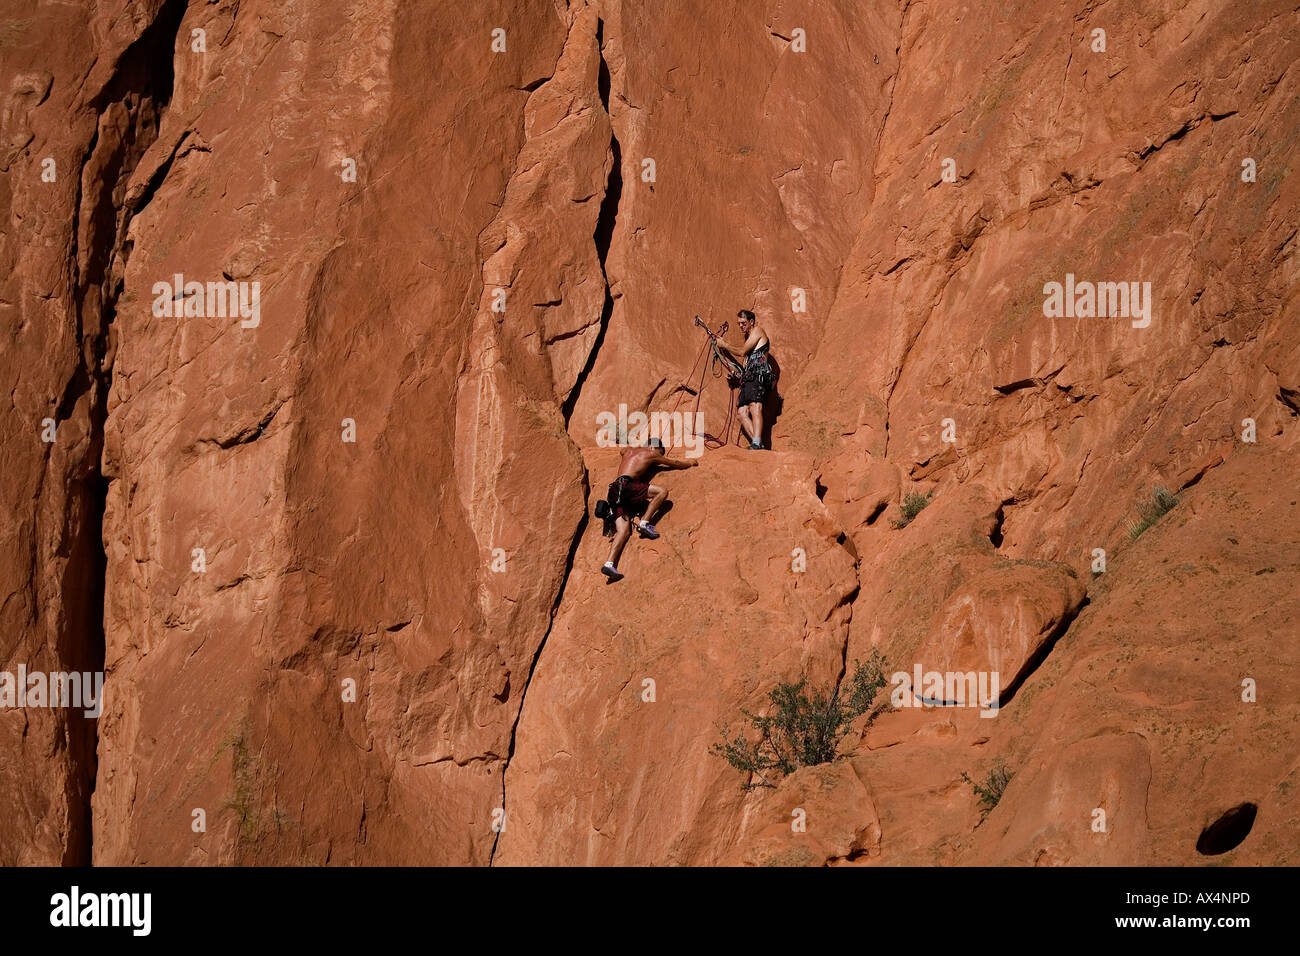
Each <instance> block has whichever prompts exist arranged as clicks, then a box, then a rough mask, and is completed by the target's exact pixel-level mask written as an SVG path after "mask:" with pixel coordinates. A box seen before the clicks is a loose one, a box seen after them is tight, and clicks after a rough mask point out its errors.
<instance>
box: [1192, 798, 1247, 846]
mask: <svg viewBox="0 0 1300 956" xmlns="http://www.w3.org/2000/svg"><path fill="white" fill-rule="evenodd" d="M1258 809H1259V808H1258V807H1256V806H1255V804H1253V803H1243V804H1240V805H1238V806H1235V807H1233V808H1232V809H1231V810H1229V811H1228V812H1227V813H1225V814H1223V816H1221V817H1219V819H1217V820H1215V821H1214V822H1213V823H1211V824H1210V825H1209V826H1208V827H1206V828H1205V829H1204V830H1202V831H1201V836H1200V838H1199V839H1198V840H1197V841H1196V852H1197V853H1200V854H1202V855H1203V856H1218V855H1219V854H1220V853H1227V852H1228V851H1229V850H1235V849H1236V848H1237V847H1239V846H1241V843H1242V841H1243V840H1245V839H1246V837H1248V836H1250V831H1251V828H1253V827H1254V826H1255V814H1256V813H1257V812H1258Z"/></svg>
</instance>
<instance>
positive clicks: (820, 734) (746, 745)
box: [709, 651, 887, 790]
mask: <svg viewBox="0 0 1300 956" xmlns="http://www.w3.org/2000/svg"><path fill="white" fill-rule="evenodd" d="M886 683H887V681H886V679H885V670H884V660H883V658H881V656H880V652H879V651H872V652H871V659H870V660H868V661H867V663H866V664H861V663H859V662H857V661H854V664H853V676H852V677H851V678H849V679H848V680H847V681H844V682H842V683H841V684H840V686H839V687H837V688H835V689H834V690H832V691H831V692H830V693H826V692H825V691H816V692H813V691H811V690H810V689H809V687H808V681H807V679H806V678H805V679H803V680H800V681H799V682H798V683H796V684H790V683H782V684H778V685H777V686H776V687H775V688H774V689H773V690H772V691H771V692H769V694H768V700H769V701H770V702H771V713H770V714H768V715H767V716H762V717H760V716H758V715H756V714H751V713H750V712H749V711H747V710H746V711H741V713H743V714H744V715H745V718H746V719H747V720H748V721H749V724H750V729H752V730H756V731H757V732H758V739H757V740H751V739H750V738H748V737H746V735H745V733H744V732H740V733H737V734H736V735H735V736H734V737H728V736H727V734H726V732H725V731H724V732H723V734H722V740H721V742H719V743H715V744H714V745H713V746H712V747H710V748H709V753H711V754H713V755H714V756H715V757H721V758H723V759H724V760H726V761H727V763H729V764H731V765H732V766H733V767H735V768H736V769H737V770H739V771H741V772H742V773H747V774H751V775H753V776H756V777H758V781H759V782H757V783H746V784H742V789H745V790H752V789H754V788H756V787H775V786H776V784H775V783H773V782H772V780H770V779H769V777H768V774H779V775H780V776H782V777H784V776H786V775H787V774H791V773H794V772H795V771H796V770H798V769H799V768H800V767H812V766H815V765H817V764H823V763H830V762H831V761H832V760H834V759H835V758H836V757H838V756H839V752H838V751H839V745H840V741H841V740H843V739H844V735H845V734H847V733H848V731H849V724H851V723H852V722H853V721H854V720H855V719H856V718H858V717H860V716H862V715H863V714H865V713H866V712H867V711H868V710H870V709H871V704H872V702H873V701H874V700H875V696H876V691H878V690H880V688H882V687H884V686H885V684H886Z"/></svg>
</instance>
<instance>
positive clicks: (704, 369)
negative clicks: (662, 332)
mask: <svg viewBox="0 0 1300 956" xmlns="http://www.w3.org/2000/svg"><path fill="white" fill-rule="evenodd" d="M695 324H696V325H697V326H699V327H700V328H702V329H703V330H704V332H705V334H706V335H707V336H708V338H707V339H705V342H704V345H703V346H702V347H701V348H700V354H699V355H697V356H696V357H695V363H694V364H693V365H692V366H691V371H690V373H689V374H688V375H687V376H686V379H685V380H684V381H683V382H682V384H681V386H679V394H678V396H677V402H676V403H675V404H674V405H673V411H672V414H676V413H677V410H678V408H680V407H681V404H682V398H683V397H684V396H685V395H686V394H688V393H690V394H694V395H695V411H694V415H695V417H694V418H693V419H692V420H693V421H698V420H699V413H700V401H701V399H703V397H704V383H705V381H706V380H707V378H708V373H709V372H710V371H712V373H713V377H714V378H722V376H723V374H724V373H725V374H726V376H727V385H728V387H730V389H731V396H730V399H731V400H730V401H729V402H728V406H727V421H726V423H725V424H724V426H723V429H722V437H721V438H718V437H717V436H716V435H712V434H709V433H708V432H702V433H701V435H700V437H701V438H703V439H704V447H706V448H721V447H722V446H724V445H727V444H730V442H731V427H732V423H733V422H734V420H735V415H736V392H737V390H738V389H739V388H740V377H741V374H742V373H743V372H744V369H742V368H741V367H740V365H739V364H738V363H737V362H736V361H735V360H734V359H732V358H731V357H730V356H729V355H727V354H726V353H725V352H723V351H722V350H721V349H719V348H718V339H719V338H720V337H721V336H723V335H726V334H727V323H726V322H723V323H722V325H721V326H720V327H719V328H718V331H717V332H714V331H713V330H712V329H710V328H709V327H708V325H707V324H706V323H705V321H704V320H703V319H701V318H700V317H699V316H698V315H697V316H696V317H695ZM710 353H712V357H711V358H709V360H708V361H704V360H705V357H706V356H709V355H710ZM701 363H703V364H701ZM697 369H698V370H699V376H700V383H699V385H697V386H695V387H692V385H691V383H692V381H693V380H694V379H695V373H696V370H697ZM736 444H738V445H739V444H740V435H739V429H737V436H736Z"/></svg>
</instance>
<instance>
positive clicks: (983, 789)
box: [961, 763, 1015, 819]
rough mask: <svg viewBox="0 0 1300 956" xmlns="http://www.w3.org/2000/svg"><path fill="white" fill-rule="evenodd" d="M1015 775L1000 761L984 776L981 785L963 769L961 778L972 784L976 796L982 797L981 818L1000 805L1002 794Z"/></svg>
mask: <svg viewBox="0 0 1300 956" xmlns="http://www.w3.org/2000/svg"><path fill="white" fill-rule="evenodd" d="M1013 776H1015V774H1013V773H1012V772H1011V771H1010V770H1008V769H1007V768H1006V766H1004V765H1003V764H1001V763H999V764H998V765H997V766H996V767H994V768H993V769H992V770H990V771H989V773H988V776H987V777H985V778H984V785H983V786H980V785H979V784H978V783H976V782H975V781H974V780H972V779H971V778H970V774H968V773H966V772H965V771H964V770H963V771H962V775H961V778H962V779H963V780H965V781H966V782H967V783H968V784H970V786H971V789H972V790H974V791H975V796H977V797H979V798H980V818H981V819H983V818H984V817H986V816H988V815H989V811H991V810H992V809H993V808H994V807H996V806H997V805H998V801H999V800H1001V799H1002V794H1003V793H1004V792H1005V791H1006V789H1007V784H1009V783H1010V782H1011V778H1012V777H1013Z"/></svg>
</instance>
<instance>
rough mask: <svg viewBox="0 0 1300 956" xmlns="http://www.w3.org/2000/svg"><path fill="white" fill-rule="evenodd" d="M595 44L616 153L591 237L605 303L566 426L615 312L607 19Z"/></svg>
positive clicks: (617, 166) (614, 174)
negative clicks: (610, 264)
mask: <svg viewBox="0 0 1300 956" xmlns="http://www.w3.org/2000/svg"><path fill="white" fill-rule="evenodd" d="M596 44H597V46H598V47H599V48H600V51H601V53H600V76H599V79H598V87H599V92H600V102H601V105H602V106H603V107H604V108H605V114H606V115H607V116H610V136H609V150H610V153H611V154H612V156H613V160H612V162H611V163H610V168H609V178H608V179H607V180H606V182H605V198H604V199H602V200H601V202H600V214H599V216H598V217H597V219H596V231H595V234H594V235H593V236H592V238H593V239H594V240H595V243H596V256H597V258H598V259H599V260H600V271H601V275H603V276H604V277H605V305H604V308H602V309H601V312H600V329H599V331H597V332H596V340H595V341H594V342H592V344H591V351H589V352H588V353H587V362H586V364H585V365H583V367H582V371H581V372H579V373H578V380H577V381H576V382H574V384H573V389H572V390H571V391H570V392H569V397H568V398H567V399H565V402H564V405H563V407H562V409H561V411H562V413H563V415H564V427H565V428H568V427H569V420H570V419H571V418H572V417H573V410H574V408H576V407H577V404H578V396H579V395H581V394H582V386H583V384H584V383H585V382H586V381H587V376H588V375H590V374H591V370H592V369H593V368H594V367H595V365H596V356H597V355H599V354H600V347H601V345H602V344H603V343H604V341H605V331H606V330H607V329H608V328H609V320H610V317H611V316H612V315H613V314H614V296H613V294H612V293H611V291H610V279H609V269H608V268H607V266H606V263H607V261H608V259H609V249H610V246H611V245H613V242H614V226H615V224H616V223H617V221H618V204H619V201H620V200H621V199H622V197H623V150H622V148H621V147H620V146H619V143H618V134H617V133H616V132H615V131H614V123H613V116H612V115H610V112H609V109H610V107H609V93H610V86H611V82H610V74H609V64H608V63H607V62H606V60H605V52H604V50H605V21H604V20H597V21H596Z"/></svg>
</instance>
